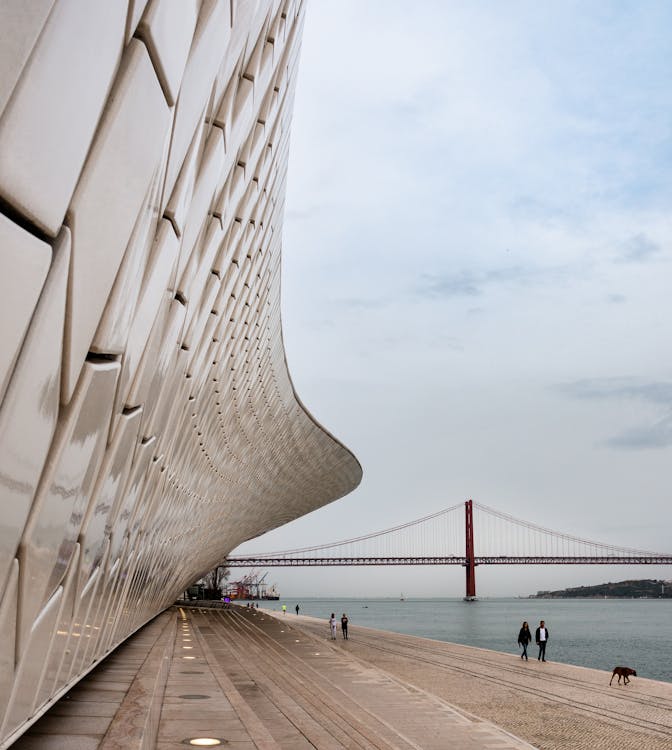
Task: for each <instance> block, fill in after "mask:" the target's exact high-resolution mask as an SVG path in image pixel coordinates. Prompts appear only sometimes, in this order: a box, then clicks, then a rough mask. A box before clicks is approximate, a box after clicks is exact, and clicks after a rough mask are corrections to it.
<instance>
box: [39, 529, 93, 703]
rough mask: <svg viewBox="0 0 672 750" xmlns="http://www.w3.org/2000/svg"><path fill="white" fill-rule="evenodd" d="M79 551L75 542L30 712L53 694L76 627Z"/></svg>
mask: <svg viewBox="0 0 672 750" xmlns="http://www.w3.org/2000/svg"><path fill="white" fill-rule="evenodd" d="M80 553H81V548H80V546H79V544H77V545H75V551H74V553H73V555H72V560H71V561H70V566H69V568H68V572H67V575H66V576H65V579H64V581H63V586H62V587H61V588H62V590H63V593H62V595H61V605H60V608H59V612H58V619H57V621H56V625H55V632H54V634H53V641H52V644H51V648H50V649H49V653H48V655H47V659H46V663H45V666H44V670H43V673H42V677H41V679H40V680H39V681H37V682H36V689H35V697H34V699H33V709H32V711H31V713H34V712H35V710H36V709H39V707H40V706H41V705H42V704H43V703H46V701H47V700H49V697H50V696H51V695H52V694H53V688H54V683H55V682H56V677H57V676H58V670H59V668H60V665H61V661H62V660H63V655H64V653H66V651H67V647H68V637H69V636H70V634H71V632H72V630H73V629H74V628H75V627H76V626H75V622H76V621H77V620H78V619H79V618H78V617H77V607H76V599H77V587H76V585H75V578H76V574H77V568H78V567H79V559H80ZM71 644H72V641H71Z"/></svg>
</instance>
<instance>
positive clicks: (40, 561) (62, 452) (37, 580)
mask: <svg viewBox="0 0 672 750" xmlns="http://www.w3.org/2000/svg"><path fill="white" fill-rule="evenodd" d="M118 373H119V364H118V363H117V362H87V363H86V364H85V365H84V368H83V369H82V377H81V380H80V382H79V384H78V387H77V391H76V392H75V395H74V397H73V399H72V402H71V403H70V404H69V406H68V407H67V408H66V409H63V410H62V412H61V414H60V416H59V419H58V425H57V428H56V434H55V435H54V440H53V443H52V446H51V449H50V453H49V458H48V461H47V465H46V469H45V471H44V473H43V475H42V477H41V479H40V486H39V488H38V490H37V494H36V497H35V500H34V502H33V505H32V508H31V512H30V516H29V517H28V522H27V524H26V528H25V530H24V532H23V536H22V538H21V544H20V548H19V562H20V564H21V581H20V586H21V600H22V602H24V603H23V605H22V607H21V611H20V613H19V649H20V650H22V649H23V648H25V640H24V639H25V636H26V634H27V632H28V628H29V627H30V625H31V623H32V619H33V617H34V615H35V612H36V611H37V610H38V609H39V607H40V606H42V605H43V604H44V602H45V601H46V599H47V598H48V597H49V596H50V595H51V594H52V592H53V591H54V589H55V588H56V586H57V585H58V583H59V582H60V580H61V579H62V577H63V574H64V573H65V569H66V567H67V565H68V563H69V561H70V557H71V555H72V552H73V550H74V545H75V541H76V539H77V535H78V533H79V529H80V526H81V523H82V520H83V514H84V510H85V509H86V506H87V503H88V500H89V497H90V495H91V491H92V489H93V483H94V481H95V478H96V475H97V472H98V468H99V466H100V462H101V460H102V455H103V450H104V448H105V443H106V437H107V431H108V427H109V420H110V414H111V411H112V402H113V398H114V388H115V384H116V379H117V375H118Z"/></svg>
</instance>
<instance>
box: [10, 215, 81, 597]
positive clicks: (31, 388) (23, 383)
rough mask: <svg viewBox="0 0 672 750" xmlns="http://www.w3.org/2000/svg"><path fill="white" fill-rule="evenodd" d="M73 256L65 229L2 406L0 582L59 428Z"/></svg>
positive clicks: (13, 550)
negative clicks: (70, 268)
mask: <svg viewBox="0 0 672 750" xmlns="http://www.w3.org/2000/svg"><path fill="white" fill-rule="evenodd" d="M69 258H70V246H69V232H68V231H67V229H66V230H64V231H63V232H62V234H61V235H60V236H59V238H58V240H57V242H56V245H55V251H54V259H53V262H52V265H51V269H50V271H49V276H48V277H47V281H46V283H45V284H44V288H43V290H42V295H41V297H40V301H39V303H38V306H37V308H36V310H35V313H34V315H33V319H32V321H31V326H30V329H29V331H28V333H27V335H26V339H25V343H24V345H23V349H22V351H21V355H20V357H19V359H18V362H17V364H16V368H15V370H14V376H13V377H12V380H11V381H10V384H9V387H8V389H7V397H6V399H5V401H4V403H3V405H2V408H1V409H0V494H1V495H2V500H3V510H2V513H1V514H0V585H2V582H3V581H4V578H5V575H6V574H7V570H8V568H9V566H10V565H11V564H12V560H13V558H14V556H15V555H16V550H17V547H18V544H19V539H20V538H21V533H22V532H23V527H24V525H25V522H26V519H27V518H28V513H29V511H30V505H31V502H32V500H33V496H34V494H35V491H36V489H37V484H38V481H39V479H40V475H41V473H42V467H43V466H44V462H45V460H46V458H47V452H48V450H49V446H50V444H51V439H52V437H53V434H54V429H55V427H56V418H57V416H58V403H59V400H58V397H59V392H60V362H61V346H62V339H63V321H64V319H65V295H66V289H67V281H68V265H69ZM0 278H2V277H1V276H0ZM0 283H1V282H0Z"/></svg>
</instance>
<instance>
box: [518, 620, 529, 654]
mask: <svg viewBox="0 0 672 750" xmlns="http://www.w3.org/2000/svg"><path fill="white" fill-rule="evenodd" d="M531 640H532V633H530V626H529V625H528V624H527V622H524V623H523V626H522V627H521V629H520V632H519V633H518V645H519V646H522V647H523V653H522V654H521V655H520V658H521V659H525V661H527V660H528V659H527V644H528V643H529V642H530V641H531Z"/></svg>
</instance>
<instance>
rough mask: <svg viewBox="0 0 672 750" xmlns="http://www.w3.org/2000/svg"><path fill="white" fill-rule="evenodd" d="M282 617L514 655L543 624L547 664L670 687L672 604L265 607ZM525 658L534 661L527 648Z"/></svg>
mask: <svg viewBox="0 0 672 750" xmlns="http://www.w3.org/2000/svg"><path fill="white" fill-rule="evenodd" d="M282 604H286V605H287V617H290V616H291V615H293V614H294V607H295V605H296V604H299V605H300V607H301V614H303V615H312V616H313V617H321V618H324V620H325V632H326V627H327V625H326V620H327V619H328V617H329V615H330V614H331V612H335V613H336V615H337V616H338V617H339V618H340V616H341V614H342V613H343V612H347V614H348V618H349V619H350V632H351V635H352V636H353V637H354V636H355V635H356V632H357V626H358V625H364V626H368V627H372V628H379V629H381V630H391V631H395V632H398V633H407V634H409V635H418V636H423V637H425V638H433V639H435V640H439V641H450V642H452V643H462V644H465V645H467V646H479V647H481V648H489V649H493V650H495V651H504V652H508V653H511V654H519V653H520V649H519V647H518V646H517V643H516V641H517V638H518V630H519V629H520V626H521V624H522V622H523V620H527V621H528V623H529V625H530V630H531V631H532V637H533V638H534V631H535V628H536V627H537V625H539V620H541V619H544V620H545V621H546V626H547V627H548V630H549V634H550V638H549V642H548V647H547V653H546V658H547V659H548V660H549V661H559V662H565V663H567V664H576V665H578V666H582V667H593V668H596V669H605V670H609V671H611V670H612V669H613V668H614V666H616V665H618V664H620V665H625V666H629V667H633V668H634V669H636V670H637V674H638V675H639V676H640V677H648V678H650V679H654V680H665V681H667V682H672V599H481V600H479V601H476V602H464V601H462V600H461V599H407V600H406V601H404V602H402V601H399V600H398V599H328V598H320V599H302V598H298V599H285V598H283V599H282V600H280V601H278V602H265V603H264V604H263V606H266V607H269V608H271V609H277V610H279V609H280V607H281V606H282ZM528 653H529V655H530V658H532V657H534V658H536V654H537V649H536V647H535V645H534V644H532V645H531V646H530V647H529V649H528Z"/></svg>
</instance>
